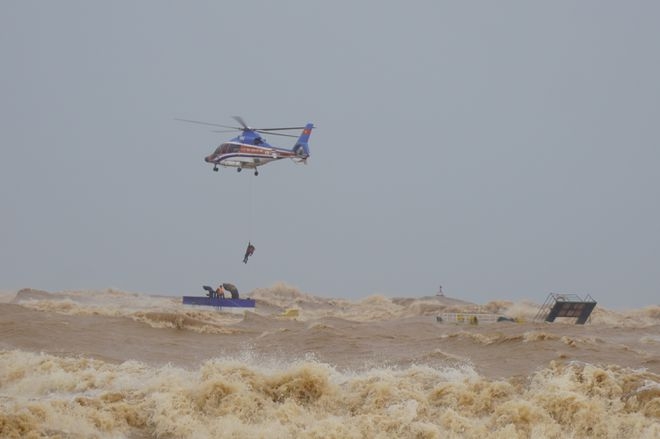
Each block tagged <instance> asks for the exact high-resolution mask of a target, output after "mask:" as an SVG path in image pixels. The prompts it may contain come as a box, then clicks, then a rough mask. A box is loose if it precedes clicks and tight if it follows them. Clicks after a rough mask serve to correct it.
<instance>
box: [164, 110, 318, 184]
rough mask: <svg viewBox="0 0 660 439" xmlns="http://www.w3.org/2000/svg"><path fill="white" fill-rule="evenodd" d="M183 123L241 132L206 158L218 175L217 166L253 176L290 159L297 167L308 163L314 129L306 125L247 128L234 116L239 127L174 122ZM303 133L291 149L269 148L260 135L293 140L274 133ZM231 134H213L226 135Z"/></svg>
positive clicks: (242, 121) (185, 120)
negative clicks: (290, 131) (244, 170)
mask: <svg viewBox="0 0 660 439" xmlns="http://www.w3.org/2000/svg"><path fill="white" fill-rule="evenodd" d="M176 120H180V121H182V122H190V123H196V124H200V125H210V126H216V127H221V128H229V129H230V131H237V130H238V131H241V134H239V135H238V136H237V137H234V138H233V139H231V140H229V141H227V142H224V143H222V144H221V145H220V146H218V147H217V148H216V149H215V151H213V153H211V154H210V155H208V156H206V157H205V158H204V161H206V162H207V163H213V170H214V171H216V172H217V171H218V165H221V166H227V167H233V168H236V170H237V171H238V172H241V171H242V170H243V168H248V169H254V175H259V171H258V169H257V168H258V167H259V166H262V165H265V164H267V163H270V162H272V161H275V160H282V159H291V160H293V161H294V162H296V163H307V159H308V158H309V146H308V142H309V136H310V135H311V134H312V129H313V128H314V124H313V123H308V124H307V125H305V126H304V127H284V128H250V127H249V126H248V125H247V124H246V123H245V121H244V120H243V119H242V118H241V117H239V116H234V120H236V122H238V123H239V124H240V125H241V126H240V127H232V126H227V125H220V124H217V123H209V122H200V121H197V120H188V119H176ZM287 130H303V131H302V134H301V135H300V136H299V137H298V140H297V141H296V143H295V145H294V146H293V148H291V149H287V148H280V147H276V146H273V145H270V144H269V143H268V142H266V140H265V139H264V138H263V137H261V135H260V134H269V135H275V136H286V137H294V138H295V137H296V136H293V135H291V134H282V133H276V132H275V131H287ZM230 131H216V132H219V133H226V132H230Z"/></svg>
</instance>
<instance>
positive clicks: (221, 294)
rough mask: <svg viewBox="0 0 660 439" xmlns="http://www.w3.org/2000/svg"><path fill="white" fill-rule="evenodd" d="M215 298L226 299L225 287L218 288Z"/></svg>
mask: <svg viewBox="0 0 660 439" xmlns="http://www.w3.org/2000/svg"><path fill="white" fill-rule="evenodd" d="M215 297H217V298H218V299H224V298H225V289H224V286H223V285H219V286H218V288H216V289H215Z"/></svg>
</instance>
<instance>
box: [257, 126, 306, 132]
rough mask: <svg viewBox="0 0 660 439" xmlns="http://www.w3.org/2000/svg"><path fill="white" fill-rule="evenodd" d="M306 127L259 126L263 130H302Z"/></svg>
mask: <svg viewBox="0 0 660 439" xmlns="http://www.w3.org/2000/svg"><path fill="white" fill-rule="evenodd" d="M304 128H305V127H286V128H259V129H260V130H261V131H286V130H302V129H304Z"/></svg>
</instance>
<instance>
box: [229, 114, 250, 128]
mask: <svg viewBox="0 0 660 439" xmlns="http://www.w3.org/2000/svg"><path fill="white" fill-rule="evenodd" d="M232 117H233V118H234V120H235V121H236V122H238V123H240V124H241V126H242V127H243V128H244V129H246V130H249V129H251V128H250V127H248V126H247V124H246V123H245V121H244V120H243V118H242V117H241V116H232Z"/></svg>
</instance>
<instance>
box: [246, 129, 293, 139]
mask: <svg viewBox="0 0 660 439" xmlns="http://www.w3.org/2000/svg"><path fill="white" fill-rule="evenodd" d="M254 131H256V132H257V133H263V134H268V135H269V136H284V137H294V138H298V136H293V135H291V134H282V133H271V132H270V131H266V130H254Z"/></svg>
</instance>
